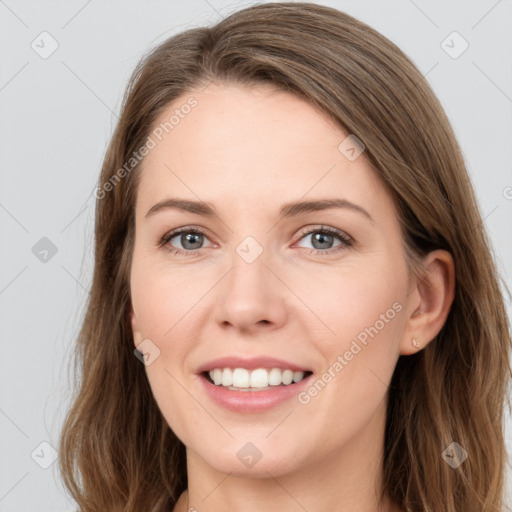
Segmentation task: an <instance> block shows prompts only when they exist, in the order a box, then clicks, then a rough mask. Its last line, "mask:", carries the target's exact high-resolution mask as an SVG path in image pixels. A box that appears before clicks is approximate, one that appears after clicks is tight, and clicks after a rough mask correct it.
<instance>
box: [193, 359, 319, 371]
mask: <svg viewBox="0 0 512 512" xmlns="http://www.w3.org/2000/svg"><path fill="white" fill-rule="evenodd" d="M215 368H246V369H247V370H255V369H256V368H281V369H283V370H293V371H294V372H307V371H311V370H309V369H308V368H304V367H303V366H300V365H298V364H295V363H291V362H289V361H285V360H284V359H277V358H275V357H267V356H259V357H250V358H244V357H237V356H225V357H220V358H218V359H213V360H211V361H208V362H207V363H204V364H202V365H201V366H200V367H199V368H198V369H197V373H203V372H209V371H210V370H214V369H215Z"/></svg>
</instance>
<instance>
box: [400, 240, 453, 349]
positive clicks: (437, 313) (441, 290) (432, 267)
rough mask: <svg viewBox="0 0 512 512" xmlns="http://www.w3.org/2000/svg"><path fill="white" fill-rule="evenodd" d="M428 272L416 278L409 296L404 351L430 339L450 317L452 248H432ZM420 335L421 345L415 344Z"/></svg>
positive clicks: (403, 341)
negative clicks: (446, 249) (415, 339)
mask: <svg viewBox="0 0 512 512" xmlns="http://www.w3.org/2000/svg"><path fill="white" fill-rule="evenodd" d="M423 264H424V266H425V269H426V274H425V276H424V277H423V278H422V279H420V280H416V281H415V283H414V289H413V291H412V292H409V294H408V296H407V305H406V315H407V316H406V319H405V322H406V323H405V327H404V335H403V339H402V340H401V343H400V354H401V355H411V354H414V353H416V352H418V351H420V350H422V348H424V347H425V346H426V345H427V344H428V343H430V342H431V341H432V340H433V339H434V338H435V337H436V335H437V334H438V333H439V331H440V330H441V328H442V327H443V325H444V324H445V322H446V319H447V318H448V313H449V312H450V308H451V305H452V303H453V298H454V296H455V267H454V264H453V258H452V255H451V254H450V253H449V252H448V251H444V250H441V249H439V250H436V251H432V252H430V253H429V254H428V255H427V256H426V257H425V259H424V261H423ZM413 337H416V338H417V342H418V345H419V347H415V346H414V345H413V344H412V341H411V340H412V339H413Z"/></svg>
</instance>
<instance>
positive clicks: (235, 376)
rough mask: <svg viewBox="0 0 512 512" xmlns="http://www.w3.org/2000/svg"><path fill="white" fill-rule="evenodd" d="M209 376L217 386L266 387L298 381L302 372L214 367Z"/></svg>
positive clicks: (277, 369) (301, 376) (302, 375)
mask: <svg viewBox="0 0 512 512" xmlns="http://www.w3.org/2000/svg"><path fill="white" fill-rule="evenodd" d="M210 378H211V379H212V380H213V382H214V384H215V385H217V386H232V387H235V388H266V387H268V386H279V385H281V384H284V385H286V386H287V385H289V384H291V383H292V382H300V381H301V380H302V379H303V378H304V372H294V371H293V370H281V369H280V368H272V369H271V370H266V369H265V368H257V369H256V370H252V371H250V370H246V369H245V368H215V369H214V370H210Z"/></svg>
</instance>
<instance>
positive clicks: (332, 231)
mask: <svg viewBox="0 0 512 512" xmlns="http://www.w3.org/2000/svg"><path fill="white" fill-rule="evenodd" d="M182 233H193V234H199V235H203V236H204V237H206V238H208V237H207V235H206V233H205V232H204V231H203V230H202V229H200V228H196V227H192V226H184V227H182V228H178V229H175V230H174V231H170V232H169V233H166V234H165V235H164V236H163V237H162V238H161V239H160V241H159V242H158V247H162V248H166V249H167V250H168V251H169V252H170V253H172V254H175V255H177V256H194V255H196V254H197V253H198V252H199V251H200V250H201V249H194V250H183V249H177V248H175V247H172V246H168V244H169V242H170V241H171V240H172V239H173V238H174V237H176V236H177V235H181V234H182ZM312 233H322V234H328V235H333V236H335V237H337V238H338V239H339V240H340V242H341V244H340V245H337V246H335V247H331V248H330V249H325V250H321V249H315V248H312V249H309V252H308V253H307V254H311V253H314V254H317V255H322V256H324V255H327V254H333V253H336V252H338V251H341V250H344V249H346V248H348V247H351V246H352V245H353V243H354V241H353V239H352V238H351V237H350V236H348V235H347V234H345V233H343V232H342V231H340V230H338V229H336V228H331V227H329V226H321V227H320V228H315V229H308V228H304V229H303V230H302V231H301V232H300V238H299V241H300V240H302V239H303V238H304V237H305V236H307V235H311V234H312Z"/></svg>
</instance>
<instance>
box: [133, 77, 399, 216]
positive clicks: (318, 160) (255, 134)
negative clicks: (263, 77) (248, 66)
mask: <svg viewBox="0 0 512 512" xmlns="http://www.w3.org/2000/svg"><path fill="white" fill-rule="evenodd" d="M192 105H193V106H192ZM348 136H349V134H348V133H347V132H346V131H345V130H343V129H342V128H341V127H339V126H338V125H336V124H335V123H334V121H333V120H332V119H331V118H329V117H328V116H327V114H325V113H323V112H321V111H319V110H318V109H316V108H314V107H313V106H312V105H310V104H309V103H307V102H306V101H304V100H303V99H301V98H299V97H298V96H296V95H294V94H291V93H288V92H285V91H280V90H276V89H274V88H271V87H268V86H257V87H251V88H247V87H241V86H233V85H230V86H220V85H214V84H211V85H210V86H208V87H207V88H206V89H205V90H203V91H199V90H191V91H189V92H187V93H185V94H183V95H182V96H181V97H179V98H177V99H176V100H175V101H173V102H172V104H170V105H169V106H168V107H167V109H166V111H165V112H163V113H162V115H161V116H160V117H159V118H158V119H157V120H156V122H155V124H154V126H153V131H152V132H151V137H152V139H153V141H154V143H155V144H154V148H153V149H151V150H150V152H149V154H148V155H147V156H146V157H145V159H144V161H143V164H142V175H141V181H140V185H139V191H138V199H137V203H138V204H139V203H141V204H142V206H143V207H144V208H145V207H147V208H149V207H151V205H152V204H150V203H152V202H155V201H157V200H160V199H162V195H163V194H165V193H169V194H172V195H173V196H176V195H177V196H180V197H187V198H190V199H198V198H201V199H203V200H212V202H215V201H216V200H218V201H220V202H222V203H224V204H230V203H232V202H233V201H234V200H236V201H240V202H241V201H243V202H244V205H245V206H246V207H250V206H252V207H254V206H257V207H260V208H261V206H262V205H264V204H267V203H268V204H269V205H271V204H273V203H274V202H275V201H276V200H279V203H282V202H284V201H286V200H287V199H288V200H296V199H298V198H301V197H303V196H304V195H306V194H307V195H308V198H310V197H309V196H311V198H312V197H313V196H325V195H326V194H328V195H329V196H333V195H336V194H337V195H343V197H347V196H350V200H353V201H359V202H363V203H365V204H370V203H371V202H372V201H374V202H375V201H378V200H386V197H385V191H384V187H383V185H382V183H380V181H379V180H378V178H377V176H376V175H375V173H374V171H373V169H372V168H371V165H370V164H369V162H368V161H367V159H366V158H365V157H364V153H363V154H362V155H361V156H360V157H359V158H357V159H355V160H353V161H351V160H349V159H348V158H347V157H346V155H345V154H343V153H342V151H340V144H342V143H343V141H344V140H346V139H347V137H348ZM388 203H389V198H388ZM389 206H390V205H389V204H388V207H389ZM147 208H146V209H147Z"/></svg>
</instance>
